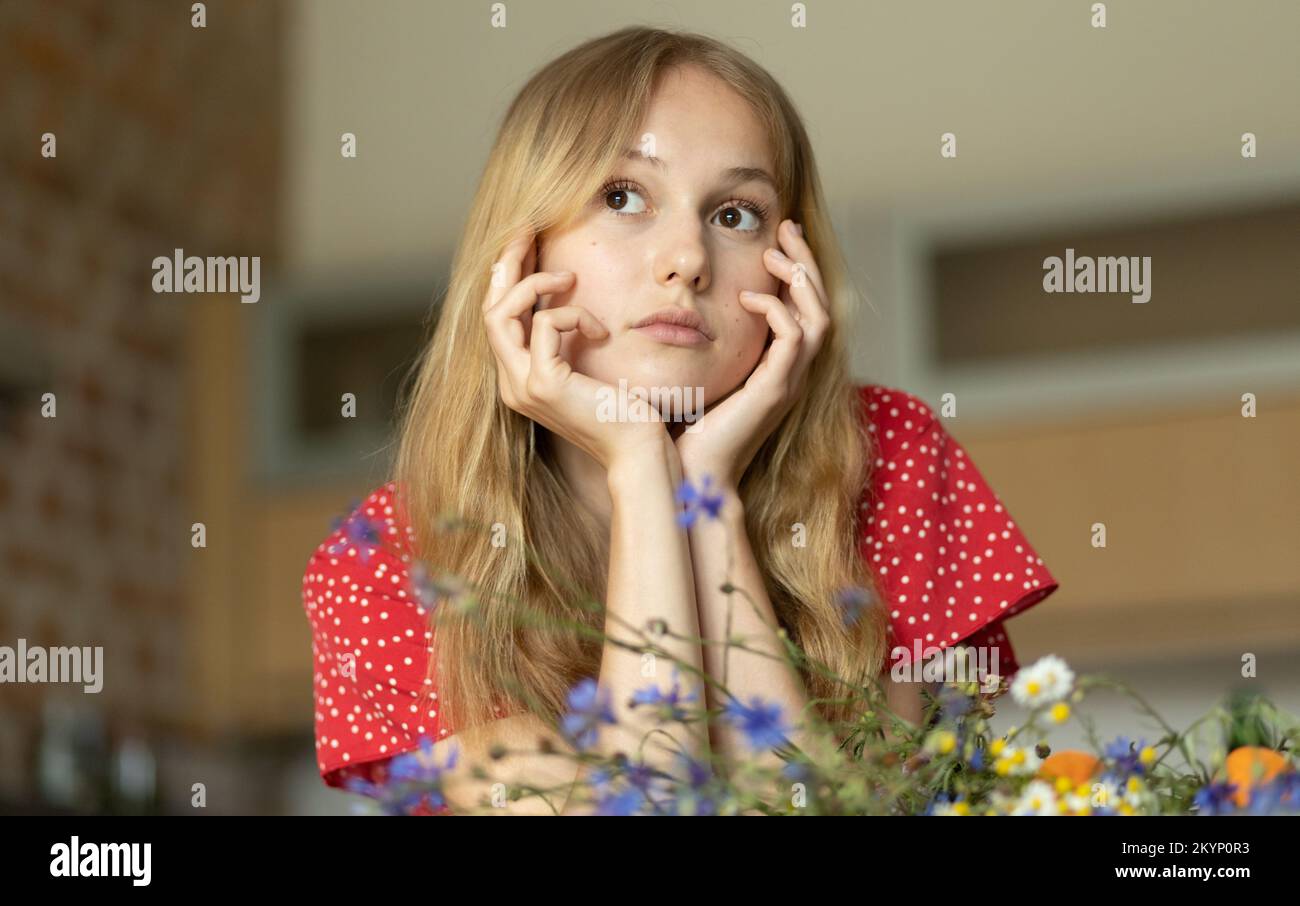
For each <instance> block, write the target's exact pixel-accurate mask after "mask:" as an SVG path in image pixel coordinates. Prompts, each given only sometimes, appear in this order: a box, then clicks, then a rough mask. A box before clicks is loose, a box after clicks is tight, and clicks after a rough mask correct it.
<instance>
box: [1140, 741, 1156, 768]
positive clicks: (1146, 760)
mask: <svg viewBox="0 0 1300 906" xmlns="http://www.w3.org/2000/svg"><path fill="white" fill-rule="evenodd" d="M1155 760H1156V750H1155V749H1154V748H1152V747H1151V746H1147V747H1146V748H1144V749H1143V750H1142V751H1141V752H1139V753H1138V761H1140V762H1142V764H1144V765H1146V766H1148V767H1150V765H1151V762H1153V761H1155Z"/></svg>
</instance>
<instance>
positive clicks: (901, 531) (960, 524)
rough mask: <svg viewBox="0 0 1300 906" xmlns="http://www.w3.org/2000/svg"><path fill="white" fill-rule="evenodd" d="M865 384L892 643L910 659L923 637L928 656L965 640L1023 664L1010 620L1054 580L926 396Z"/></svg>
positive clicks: (873, 553)
mask: <svg viewBox="0 0 1300 906" xmlns="http://www.w3.org/2000/svg"><path fill="white" fill-rule="evenodd" d="M861 391H862V399H863V403H864V405H865V406H866V411H867V418H868V424H867V429H868V430H869V431H870V432H871V435H872V438H873V439H874V440H875V446H876V459H875V463H874V466H875V468H874V470H873V474H872V481H871V488H870V489H869V491H868V493H867V494H865V495H864V497H863V501H862V508H863V516H864V517H865V519H864V520H863V535H862V542H861V543H862V553H863V556H864V557H866V558H867V561H868V564H869V565H870V566H871V569H872V571H873V573H874V574H875V575H876V576H877V578H878V579H879V584H880V586H881V588H880V590H881V594H882V595H883V596H884V598H885V603H886V605H887V606H888V607H889V634H890V637H891V639H890V651H898V653H899V659H900V661H901V662H902V663H910V662H911V660H912V657H911V656H912V654H913V653H914V652H915V651H917V650H918V645H919V650H920V651H921V652H922V654H923V655H925V654H929V653H930V650H931V649H934V648H939V649H946V648H948V647H950V646H952V645H954V644H957V643H958V642H962V643H965V644H967V645H970V646H973V647H975V648H977V649H984V650H985V651H986V652H987V657H988V658H989V668H990V670H991V672H996V673H997V674H998V675H1000V676H1003V677H1007V678H1010V677H1011V676H1013V675H1014V674H1015V673H1016V671H1017V670H1019V669H1020V665H1019V663H1018V662H1017V661H1016V656H1015V652H1014V650H1013V649H1012V647H1011V641H1010V640H1009V639H1008V638H1007V634H1006V629H1005V628H1004V625H1003V621H1005V620H1006V619H1007V618H1008V617H1012V616H1015V615H1016V614H1018V613H1022V612H1024V611H1025V610H1026V609H1028V608H1030V607H1032V606H1033V605H1035V604H1037V603H1038V602H1039V601H1041V600H1043V599H1044V598H1046V597H1047V596H1048V595H1050V594H1051V593H1052V592H1054V591H1055V590H1056V588H1057V582H1056V579H1054V578H1053V577H1052V574H1051V573H1050V572H1049V571H1048V569H1047V567H1046V566H1044V565H1043V561H1042V559H1041V558H1040V557H1039V556H1038V554H1037V552H1036V551H1035V550H1034V549H1033V547H1032V546H1030V544H1029V541H1028V540H1026V538H1025V536H1024V535H1023V534H1022V533H1021V531H1020V528H1019V527H1018V526H1017V525H1016V523H1015V520H1013V519H1012V518H1011V514H1010V513H1008V512H1007V510H1006V508H1005V507H1004V506H1003V505H1002V501H1001V500H999V499H998V496H997V494H995V493H994V492H993V489H992V488H991V487H989V484H988V482H986V481H985V480H984V476H982V475H981V474H980V473H979V470H978V469H977V468H976V466H975V463H974V462H972V461H971V459H970V457H969V456H967V455H966V451H965V449H963V448H962V446H961V444H959V443H957V441H955V440H954V439H953V438H952V437H951V436H950V435H949V434H948V432H947V431H945V430H944V427H943V425H942V424H941V423H940V421H939V419H938V418H937V417H936V416H935V415H934V413H933V412H932V411H931V410H930V408H929V407H928V406H927V405H926V404H925V403H924V402H922V401H921V400H920V399H918V398H917V397H914V396H912V395H910V394H908V393H904V392H903V391H901V390H896V389H892V388H888V387H880V386H875V385H869V386H865V387H863V388H861ZM899 649H902V650H901V651H899ZM995 649H996V660H994V650H995ZM891 663H892V661H891Z"/></svg>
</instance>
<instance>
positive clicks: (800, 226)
mask: <svg viewBox="0 0 1300 906" xmlns="http://www.w3.org/2000/svg"><path fill="white" fill-rule="evenodd" d="M791 223H793V221H791ZM794 231H795V232H796V233H798V234H799V235H800V236H802V235H803V224H801V223H795V224H794Z"/></svg>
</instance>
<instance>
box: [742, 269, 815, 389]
mask: <svg viewBox="0 0 1300 906" xmlns="http://www.w3.org/2000/svg"><path fill="white" fill-rule="evenodd" d="M740 304H741V306H742V307H744V308H745V310H746V311H751V312H753V313H754V314H761V315H764V316H765V317H766V318H767V323H768V326H769V327H771V328H772V343H771V345H770V346H768V348H767V353H766V354H765V355H764V356H763V362H766V363H767V364H768V365H770V366H771V373H772V376H773V377H772V380H774V381H780V382H781V385H782V387H783V388H784V387H786V386H788V383H787V382H788V381H789V379H790V377H791V376H792V374H793V371H794V369H795V367H796V365H798V364H799V362H800V353H801V352H802V349H803V345H804V342H803V339H804V335H803V328H802V327H800V326H799V324H798V322H796V321H795V319H794V316H793V315H792V314H790V310H789V309H788V308H786V307H785V303H784V302H782V301H781V300H780V299H778V298H777V297H776V296H773V295H769V294H767V293H753V292H749V291H748V290H746V291H745V292H742V293H741V294H740Z"/></svg>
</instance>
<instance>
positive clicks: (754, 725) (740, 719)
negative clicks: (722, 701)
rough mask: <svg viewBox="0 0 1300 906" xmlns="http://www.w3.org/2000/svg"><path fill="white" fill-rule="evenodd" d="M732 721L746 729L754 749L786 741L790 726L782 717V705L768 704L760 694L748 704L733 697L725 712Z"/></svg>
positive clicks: (766, 747)
mask: <svg viewBox="0 0 1300 906" xmlns="http://www.w3.org/2000/svg"><path fill="white" fill-rule="evenodd" d="M723 716H725V717H726V718H727V719H728V720H730V721H731V722H732V723H734V724H736V725H737V726H739V727H740V729H741V730H742V731H744V734H745V738H746V739H747V740H748V741H749V745H750V746H751V747H752V748H754V749H771V748H775V747H776V746H779V745H781V744H783V743H784V742H785V738H786V736H787V735H788V734H789V732H790V728H789V727H788V726H786V724H785V722H784V720H783V719H782V717H781V706H780V705H766V704H764V703H763V700H762V699H761V698H759V697H758V696H754V697H753V698H751V699H750V703H749V704H748V705H744V704H742V703H741V702H740V701H739V700H737V699H733V700H732V701H730V702H728V703H727V707H726V709H725V710H724V712H723Z"/></svg>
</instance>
